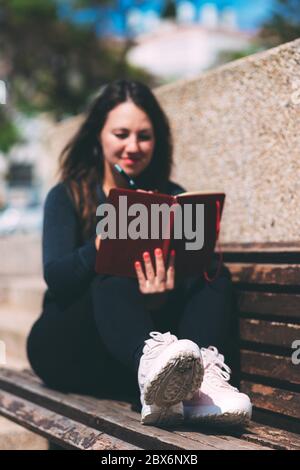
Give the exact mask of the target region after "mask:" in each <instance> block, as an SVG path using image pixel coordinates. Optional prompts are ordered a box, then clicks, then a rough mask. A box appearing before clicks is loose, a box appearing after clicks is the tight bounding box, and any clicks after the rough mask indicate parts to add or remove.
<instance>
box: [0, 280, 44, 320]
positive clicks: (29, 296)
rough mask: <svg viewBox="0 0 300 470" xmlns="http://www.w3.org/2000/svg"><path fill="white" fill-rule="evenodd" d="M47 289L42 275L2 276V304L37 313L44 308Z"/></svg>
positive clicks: (0, 281)
mask: <svg viewBox="0 0 300 470" xmlns="http://www.w3.org/2000/svg"><path fill="white" fill-rule="evenodd" d="M45 290H46V283H45V281H44V280H43V278H42V277H41V276H22V277H20V276H0V304H4V303H5V304H9V305H11V306H12V307H20V308H22V309H25V310H30V311H32V312H35V313H37V312H40V311H41V310H42V302H43V296H44V292H45Z"/></svg>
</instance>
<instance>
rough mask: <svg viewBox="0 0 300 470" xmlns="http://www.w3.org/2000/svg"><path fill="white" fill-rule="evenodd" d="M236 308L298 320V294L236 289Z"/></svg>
mask: <svg viewBox="0 0 300 470" xmlns="http://www.w3.org/2000/svg"><path fill="white" fill-rule="evenodd" d="M238 308H239V311H240V312H242V313H246V314H247V313H249V314H251V313H252V314H254V313H255V314H260V315H273V316H280V317H290V318H295V320H297V321H299V320H300V295H299V294H281V293H280V294H277V293H276V294H274V293H269V292H243V291H238Z"/></svg>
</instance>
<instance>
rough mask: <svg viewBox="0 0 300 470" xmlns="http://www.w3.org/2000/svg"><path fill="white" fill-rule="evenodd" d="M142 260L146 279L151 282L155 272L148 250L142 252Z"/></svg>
mask: <svg viewBox="0 0 300 470" xmlns="http://www.w3.org/2000/svg"><path fill="white" fill-rule="evenodd" d="M143 260H144V263H145V272H146V277H147V280H148V281H150V282H152V281H154V279H155V272H154V269H153V266H152V261H151V257H150V254H149V253H148V251H145V252H144V253H143Z"/></svg>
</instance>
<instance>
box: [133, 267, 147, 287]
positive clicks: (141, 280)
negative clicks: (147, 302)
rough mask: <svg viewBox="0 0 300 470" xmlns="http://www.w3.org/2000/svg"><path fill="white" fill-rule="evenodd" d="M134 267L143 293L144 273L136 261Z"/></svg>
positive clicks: (144, 284)
mask: <svg viewBox="0 0 300 470" xmlns="http://www.w3.org/2000/svg"><path fill="white" fill-rule="evenodd" d="M134 267H135V272H136V276H137V279H138V282H139V286H140V290H141V291H142V292H144V291H145V288H146V278H145V275H144V271H143V269H142V265H141V263H140V262H139V261H136V262H135V263H134Z"/></svg>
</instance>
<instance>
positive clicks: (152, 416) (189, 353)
mask: <svg viewBox="0 0 300 470" xmlns="http://www.w3.org/2000/svg"><path fill="white" fill-rule="evenodd" d="M150 336H151V339H148V340H146V341H145V346H144V349H143V355H142V357H141V360H140V364H139V369H138V381H139V387H140V392H141V395H140V398H141V403H142V406H143V408H142V423H144V424H157V423H160V424H162V423H163V422H168V423H170V422H171V421H172V420H173V421H179V420H180V419H183V406H182V403H181V402H182V400H189V399H190V398H192V397H193V395H194V393H195V391H196V390H197V389H198V388H199V387H200V385H201V382H202V377H203V365H202V359H201V352H200V349H199V347H198V346H197V344H195V343H193V342H192V341H190V340H178V339H177V337H176V336H174V335H171V333H170V332H168V333H164V334H162V333H159V332H157V331H153V332H151V333H150ZM174 405H175V406H174Z"/></svg>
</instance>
